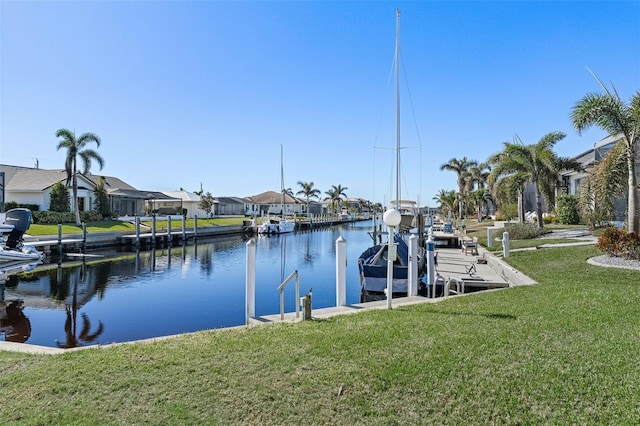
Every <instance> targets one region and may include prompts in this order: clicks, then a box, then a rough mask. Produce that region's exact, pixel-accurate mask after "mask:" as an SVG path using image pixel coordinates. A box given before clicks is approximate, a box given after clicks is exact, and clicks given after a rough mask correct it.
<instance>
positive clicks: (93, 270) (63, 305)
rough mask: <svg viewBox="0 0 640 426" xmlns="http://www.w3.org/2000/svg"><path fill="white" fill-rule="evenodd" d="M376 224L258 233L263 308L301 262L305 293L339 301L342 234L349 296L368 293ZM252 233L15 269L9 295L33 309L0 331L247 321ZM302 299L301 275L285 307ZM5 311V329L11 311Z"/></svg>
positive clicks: (160, 332)
mask: <svg viewBox="0 0 640 426" xmlns="http://www.w3.org/2000/svg"><path fill="white" fill-rule="evenodd" d="M369 230H371V222H357V223H351V224H344V225H340V226H335V227H332V228H326V229H322V230H317V231H305V232H299V233H296V234H286V235H280V236H256V237H255V239H256V243H257V253H256V314H257V315H267V314H276V313H279V311H280V307H279V294H278V292H277V290H276V288H277V286H278V285H279V284H280V282H281V281H282V278H283V277H284V278H286V277H287V276H288V275H289V274H290V273H291V272H293V271H294V270H298V272H299V274H300V294H301V295H304V294H305V293H307V292H308V290H309V288H311V287H312V288H313V308H314V309H315V308H323V307H329V306H335V299H336V289H335V263H336V259H335V241H336V239H338V237H340V236H343V237H344V238H345V239H346V240H347V303H357V302H359V299H360V283H359V278H358V267H357V258H358V256H359V255H360V253H361V252H362V251H364V250H365V249H366V248H367V247H369V246H370V245H371V238H370V237H369V236H368V235H367V231H369ZM247 241H248V239H247V238H246V237H244V238H243V237H239V236H238V237H229V238H224V239H215V240H210V241H207V242H199V243H198V244H197V245H188V246H184V247H183V246H177V247H175V246H174V247H173V248H171V249H168V248H163V249H156V250H151V251H142V252H137V253H131V254H130V256H127V258H126V259H118V260H117V261H113V260H112V261H103V262H98V263H93V262H92V260H94V259H93V258H87V262H88V263H87V264H85V265H82V266H74V267H66V266H65V267H63V268H60V267H58V268H55V267H54V268H53V269H51V270H48V271H36V272H32V273H29V274H27V275H26V276H22V277H20V278H17V277H16V276H13V277H10V278H9V280H8V281H7V282H6V284H5V288H4V302H5V305H6V304H7V303H10V302H11V301H13V300H15V299H21V300H22V301H23V302H24V309H23V311H22V314H23V315H18V313H16V312H15V309H14V310H12V312H11V313H12V314H13V315H12V320H11V321H13V326H14V328H15V330H16V331H18V335H19V336H17V337H16V336H14V337H11V336H10V333H6V332H0V340H16V339H17V340H24V339H25V338H27V339H26V343H30V344H36V345H42V346H53V347H57V346H62V347H73V346H80V345H92V344H107V343H111V342H123V341H131V340H138V339H144V338H149V337H156V336H165V335H171V334H177V333H184V332H190V331H198V330H205V329H212V328H221V327H230V326H237V325H242V324H244V321H245V318H244V312H245V306H244V304H245V271H246V243H247ZM0 290H1V289H0ZM74 301H75V303H74ZM295 303H296V300H295V280H294V281H292V282H291V283H290V284H289V285H288V286H287V289H286V292H285V311H286V312H291V311H293V310H294V309H295ZM0 306H1V305H0ZM74 306H75V307H76V309H74V308H73V307H74ZM0 313H1V312H0ZM5 316H6V314H5ZM3 321H4V323H2V325H3V326H5V329H6V322H7V321H8V320H7V319H6V318H5V320H3ZM0 330H2V327H0ZM20 336H22V338H21V337H20Z"/></svg>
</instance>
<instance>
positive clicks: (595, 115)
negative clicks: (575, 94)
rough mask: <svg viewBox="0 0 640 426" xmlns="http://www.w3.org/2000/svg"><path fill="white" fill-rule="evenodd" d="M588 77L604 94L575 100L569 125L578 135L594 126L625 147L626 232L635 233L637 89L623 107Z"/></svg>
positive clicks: (639, 219) (639, 203)
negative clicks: (617, 139) (626, 188)
mask: <svg viewBox="0 0 640 426" xmlns="http://www.w3.org/2000/svg"><path fill="white" fill-rule="evenodd" d="M592 75H593V76H594V77H595V78H596V80H597V81H598V82H599V83H600V86H601V87H602V89H603V90H604V93H589V94H587V95H586V96H585V97H583V98H582V99H581V100H580V101H578V102H577V103H576V105H575V106H574V107H573V110H572V111H571V122H572V123H573V127H575V129H576V130H577V131H578V133H580V134H581V133H582V132H583V131H584V130H586V129H588V128H589V127H591V126H593V125H595V126H597V127H599V128H601V129H602V130H604V131H606V132H607V133H609V135H611V136H620V138H621V141H622V143H624V146H625V149H624V153H623V154H622V155H623V156H624V159H625V162H626V170H625V171H624V174H626V177H627V187H628V200H627V202H628V204H627V217H628V221H629V232H633V233H638V231H640V212H639V211H638V210H639V208H640V199H639V194H638V180H637V176H636V173H635V162H636V160H637V153H638V143H640V90H638V91H637V92H636V93H635V94H634V95H633V96H632V97H631V100H630V101H629V103H628V104H625V103H624V102H623V101H622V99H620V96H619V95H618V92H617V91H616V89H615V87H613V85H612V91H609V89H607V87H606V86H605V85H604V84H602V82H601V81H600V79H598V77H597V76H596V75H595V74H593V73H592Z"/></svg>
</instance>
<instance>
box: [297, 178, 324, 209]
mask: <svg viewBox="0 0 640 426" xmlns="http://www.w3.org/2000/svg"><path fill="white" fill-rule="evenodd" d="M298 185H300V188H301V189H300V191H298V192H297V193H296V194H297V195H304V197H305V198H306V199H307V214H309V198H318V197H319V196H320V190H319V189H317V188H314V187H313V182H302V181H300V180H299V181H298Z"/></svg>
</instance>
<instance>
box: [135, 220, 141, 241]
mask: <svg viewBox="0 0 640 426" xmlns="http://www.w3.org/2000/svg"><path fill="white" fill-rule="evenodd" d="M136 247H140V216H136Z"/></svg>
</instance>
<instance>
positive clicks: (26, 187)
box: [0, 164, 144, 198]
mask: <svg viewBox="0 0 640 426" xmlns="http://www.w3.org/2000/svg"><path fill="white" fill-rule="evenodd" d="M0 171H1V172H4V173H5V185H6V189H7V190H11V191H42V190H45V189H47V188H50V187H51V186H53V185H54V184H55V183H57V182H63V181H66V180H67V172H66V171H65V170H64V169H35V168H33V167H21V166H9V165H5V164H0ZM78 177H79V178H80V179H84V180H85V181H86V182H88V183H90V184H92V185H93V186H95V185H96V184H97V183H98V180H99V179H100V177H102V178H104V181H105V187H106V189H107V192H108V193H109V194H118V193H124V192H131V193H133V192H136V191H137V189H135V188H134V187H133V186H131V185H129V184H128V183H126V182H124V181H123V180H121V179H118V178H116V177H113V176H103V175H94V174H92V173H87V174H86V175H85V174H82V173H79V174H78ZM133 198H144V197H140V196H137V197H133Z"/></svg>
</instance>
